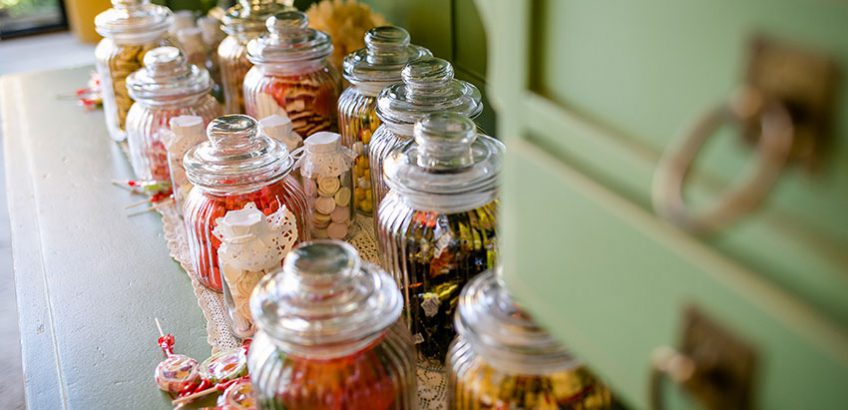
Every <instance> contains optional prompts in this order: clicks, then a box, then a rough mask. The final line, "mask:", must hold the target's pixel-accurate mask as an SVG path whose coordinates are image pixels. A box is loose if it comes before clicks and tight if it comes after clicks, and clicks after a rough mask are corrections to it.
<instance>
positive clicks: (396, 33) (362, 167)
mask: <svg viewBox="0 0 848 410" xmlns="http://www.w3.org/2000/svg"><path fill="white" fill-rule="evenodd" d="M430 55H431V54H430V51H428V50H427V49H426V48H423V47H418V46H415V45H411V44H409V33H408V32H407V31H406V30H404V29H402V28H400V27H394V26H383V27H375V28H372V29H371V30H368V32H367V33H365V48H363V49H360V50H358V51H355V52H353V53H351V54H348V55H347V57H345V59H344V64H343V67H344V77H345V79H346V80H347V81H348V82H350V87H348V88H347V89H346V90H344V92H343V93H342V95H341V96H340V97H339V132H340V133H341V135H342V144H344V145H345V146H347V147H350V148H351V149H353V150H354V152H356V154H357V156H356V159H355V160H354V163H353V176H354V181H353V182H354V185H353V197H354V200H353V205H354V209H356V210H357V211H359V212H361V213H362V214H365V215H371V212H372V210H373V208H372V207H373V205H374V202H373V197H372V194H371V167H370V165H369V162H368V143H369V142H370V141H371V136H372V135H373V134H374V131H375V130H376V129H377V127H379V126H380V119H379V118H377V113H376V111H375V110H376V108H377V94H379V93H380V91H381V90H382V89H383V88H385V87H387V86H389V85H391V84H393V83H396V82H399V81H401V76H400V71H401V70H402V69H403V67H404V66H405V65H406V64H407V63H408V62H410V61H414V60H417V59H419V58H422V57H429V56H430Z"/></svg>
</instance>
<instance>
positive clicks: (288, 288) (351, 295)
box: [247, 240, 416, 410]
mask: <svg viewBox="0 0 848 410" xmlns="http://www.w3.org/2000/svg"><path fill="white" fill-rule="evenodd" d="M402 305H403V300H402V298H401V294H400V291H399V290H398V287H397V285H396V284H395V282H394V280H392V278H391V277H390V276H389V275H388V274H386V273H385V272H383V271H382V270H380V268H378V267H377V266H375V265H371V264H369V263H366V262H362V261H361V260H360V257H359V255H358V254H357V253H356V250H355V249H354V248H353V247H352V246H350V245H349V244H347V243H344V242H341V241H329V240H327V241H316V242H310V243H307V244H304V245H301V246H300V247H298V248H296V249H294V250H293V251H292V252H291V253H289V254H288V256H286V260H285V263H284V264H283V269H282V270H281V271H280V272H278V273H276V274H273V275H268V276H265V277H264V278H263V279H262V281H260V282H259V285H257V287H256V289H255V290H254V292H253V296H252V297H251V300H250V307H251V312H252V313H253V317H254V319H255V320H256V325H257V327H258V331H257V333H256V336H255V337H254V339H253V343H252V344H251V347H250V352H249V353H248V357H247V366H248V369H249V373H250V378H251V381H252V382H253V389H254V393H255V394H256V399H257V401H258V403H259V408H262V409H347V410H356V409H363V410H365V409H367V410H386V409H414V408H416V407H415V405H416V375H415V367H416V366H415V347H414V346H413V345H412V340H411V336H410V334H409V331H408V330H407V329H406V326H404V325H403V324H402V322H401V321H400V314H401V309H402Z"/></svg>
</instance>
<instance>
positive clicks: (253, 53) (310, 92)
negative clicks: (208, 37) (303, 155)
mask: <svg viewBox="0 0 848 410" xmlns="http://www.w3.org/2000/svg"><path fill="white" fill-rule="evenodd" d="M307 25H308V21H307V18H306V15H305V14H303V13H301V12H299V11H289V12H283V13H279V14H277V15H275V16H274V17H271V18H269V19H268V22H267V26H268V34H266V35H264V36H262V37H260V38H258V39H255V40H251V41H250V43H248V45H247V57H248V58H249V59H250V61H251V62H252V63H253V64H254V66H253V68H251V69H250V71H248V73H247V76H245V78H244V103H245V110H246V112H247V114H248V115H251V116H253V117H256V118H265V117H268V116H270V115H273V114H278V115H285V116H287V117H288V118H289V119H291V121H292V126H293V127H294V131H295V132H297V133H298V134H300V135H302V136H303V138H307V139H308V138H309V136H310V135H312V134H314V133H316V132H318V131H330V130H332V129H334V128H335V127H336V103H337V102H338V99H339V91H340V88H341V85H340V82H341V81H340V80H341V78H340V77H339V74H338V72H337V71H336V69H335V68H333V66H332V65H330V64H329V63H328V62H327V56H329V55H330V53H332V52H333V43H332V42H331V41H330V37H329V36H328V35H327V34H325V33H323V32H321V31H317V30H314V29H311V28H308V27H307Z"/></svg>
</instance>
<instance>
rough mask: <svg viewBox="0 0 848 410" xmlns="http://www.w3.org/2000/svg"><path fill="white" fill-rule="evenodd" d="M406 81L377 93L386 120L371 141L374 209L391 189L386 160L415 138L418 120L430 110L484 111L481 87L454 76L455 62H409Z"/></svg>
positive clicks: (472, 114) (403, 73)
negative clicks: (386, 172)
mask: <svg viewBox="0 0 848 410" xmlns="http://www.w3.org/2000/svg"><path fill="white" fill-rule="evenodd" d="M401 77H402V78H403V82H400V83H396V84H393V85H391V86H389V87H386V88H384V89H383V91H381V92H380V95H379V96H378V97H377V116H378V117H379V118H380V120H381V121H383V124H382V125H380V127H379V128H377V131H375V132H374V135H373V136H372V137H371V143H370V144H369V145H368V160H369V161H370V163H371V191H372V193H373V196H374V209H375V210H376V209H379V207H380V202H381V201H382V200H383V198H384V197H385V196H386V193H387V192H388V189H389V187H388V185H386V183H385V181H384V179H383V161H384V160H385V158H386V157H387V156H388V155H389V153H390V152H391V151H392V150H393V149H394V148H395V147H397V146H398V145H399V144H401V143H402V142H404V141H408V140H410V139H412V129H413V126H414V125H415V122H416V121H417V120H419V119H421V118H423V117H424V116H425V115H427V114H429V113H435V112H452V113H457V114H461V115H464V116H467V117H469V118H474V117H476V116H477V115H479V114H480V113H481V112H482V111H483V103H482V102H481V96H480V91H479V90H477V88H476V87H474V86H473V85H471V84H469V83H467V82H465V81H460V80H455V79H454V78H453V66H451V64H450V63H449V62H447V61H445V60H442V59H440V58H435V57H427V58H422V59H419V60H417V61H413V62H411V63H409V64H407V66H406V67H404V68H403V71H401Z"/></svg>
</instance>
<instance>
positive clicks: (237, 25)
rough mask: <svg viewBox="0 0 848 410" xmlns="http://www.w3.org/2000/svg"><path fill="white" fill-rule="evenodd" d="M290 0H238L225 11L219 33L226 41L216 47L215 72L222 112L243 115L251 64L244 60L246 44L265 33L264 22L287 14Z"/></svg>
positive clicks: (245, 57)
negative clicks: (244, 90)
mask: <svg viewBox="0 0 848 410" xmlns="http://www.w3.org/2000/svg"><path fill="white" fill-rule="evenodd" d="M292 3H294V0H239V2H238V4H236V5H235V6H233V7H230V8H229V9H227V12H226V13H225V14H224V17H223V18H222V19H221V22H222V23H223V27H222V29H223V30H224V32H225V33H227V37H226V38H224V39H223V40H221V43H220V44H219V45H218V68H219V69H220V71H221V83H222V86H223V89H224V101H225V105H224V112H225V113H227V114H244V113H245V111H244V95H243V94H242V84H244V76H245V74H247V71H248V70H250V67H252V66H253V64H252V63H251V62H250V61H249V60H248V59H247V42H248V41H250V40H252V39H254V38H256V37H259V36H261V35H262V34H263V33H265V20H267V19H268V17H270V16H273V15H274V14H276V13H279V12H281V11H285V10H290V9H291V5H292Z"/></svg>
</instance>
